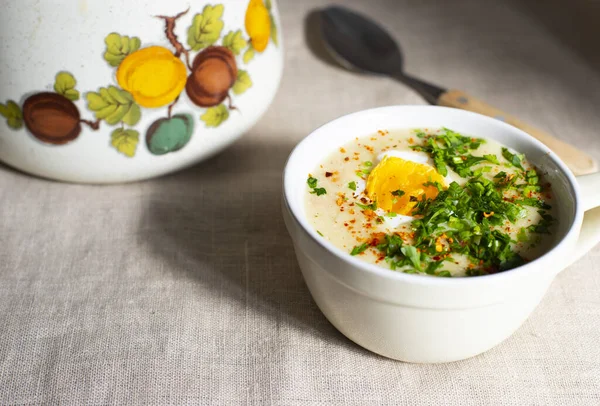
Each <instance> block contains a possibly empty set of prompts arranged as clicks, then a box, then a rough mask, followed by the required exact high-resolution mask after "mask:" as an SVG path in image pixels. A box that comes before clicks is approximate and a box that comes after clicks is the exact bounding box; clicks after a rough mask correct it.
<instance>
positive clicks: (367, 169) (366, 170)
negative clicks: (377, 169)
mask: <svg viewBox="0 0 600 406" xmlns="http://www.w3.org/2000/svg"><path fill="white" fill-rule="evenodd" d="M372 167H373V162H371V161H365V162H363V163H362V167H361V169H359V170H357V171H356V174H357V175H358V176H360V177H361V178H366V177H367V176H369V174H370V173H371V170H372V169H371V168H372Z"/></svg>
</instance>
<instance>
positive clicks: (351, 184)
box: [348, 181, 356, 191]
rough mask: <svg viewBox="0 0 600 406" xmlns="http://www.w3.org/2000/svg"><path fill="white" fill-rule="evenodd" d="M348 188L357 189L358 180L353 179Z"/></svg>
mask: <svg viewBox="0 0 600 406" xmlns="http://www.w3.org/2000/svg"><path fill="white" fill-rule="evenodd" d="M348 189H350V190H354V191H356V182H354V181H352V182H350V183H348Z"/></svg>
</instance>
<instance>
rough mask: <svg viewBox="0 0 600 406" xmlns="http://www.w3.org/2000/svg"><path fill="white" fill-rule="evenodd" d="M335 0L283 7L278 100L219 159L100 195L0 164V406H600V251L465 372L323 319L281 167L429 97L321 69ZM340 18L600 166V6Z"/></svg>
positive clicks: (414, 10) (410, 65)
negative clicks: (316, 135) (326, 128)
mask: <svg viewBox="0 0 600 406" xmlns="http://www.w3.org/2000/svg"><path fill="white" fill-rule="evenodd" d="M575 3H577V4H578V5H579V6H580V7H579V8H575ZM580 3H585V4H580ZM324 4H325V3H324V2H321V1H316V0H311V1H292V0H288V1H281V2H280V3H279V6H280V9H281V12H282V24H283V31H284V42H285V47H286V70H285V74H284V78H283V82H282V85H281V89H280V91H279V93H278V96H277V98H276V100H275V102H274V104H273V105H272V107H271V108H270V110H269V112H268V113H267V114H266V116H265V117H263V119H262V120H261V121H260V123H259V124H258V125H257V126H256V127H255V128H254V129H253V130H252V131H251V132H250V133H248V134H246V135H245V136H244V137H243V138H242V140H240V141H239V142H237V143H236V144H235V145H234V146H233V147H231V148H230V149H228V150H227V151H225V152H223V153H222V154H220V155H219V156H217V157H215V158H213V159H211V160H209V161H206V162H204V163H201V164H199V165H197V166H196V167H193V168H191V169H188V170H185V171H182V172H180V173H176V174H173V175H170V176H166V177H163V178H160V179H155V180H151V181H146V182H140V183H134V184H126V185H117V186H104V187H101V186H85V185H68V184H61V183H55V182H50V181H45V180H41V179H36V178H32V177H29V176H27V175H24V174H21V173H18V172H16V171H13V170H11V169H8V168H6V167H0V404H3V405H4V404H5V405H17V404H18V405H21V404H47V405H58V404H66V405H83V404H93V405H105V404H150V405H168V404H217V405H238V404H247V405H263V404H264V405H313V404H347V405H380V404H381V405H383V404H411V405H412V404H433V405H442V404H448V405H454V404H456V405H466V404H472V405H481V404H504V405H545V404H557V405H562V404H572V405H598V404H600V345H599V344H598V343H599V342H600V262H599V261H598V259H599V257H600V249H599V248H595V249H594V250H593V251H592V252H590V253H589V254H588V255H587V256H586V257H584V258H583V259H581V260H580V261H578V262H577V263H576V264H574V265H573V266H571V267H570V268H568V269H567V270H565V271H564V272H562V273H561V274H560V275H559V276H558V278H557V279H556V281H555V282H554V283H553V285H552V286H551V288H550V290H549V292H548V294H547V296H546V297H545V298H544V300H543V301H542V303H541V304H540V306H539V307H538V308H537V310H536V311H535V312H534V314H533V315H532V317H531V318H530V319H529V320H528V321H527V322H526V323H525V324H524V325H523V326H522V327H521V328H520V329H519V330H518V331H517V332H516V333H515V334H514V335H513V336H512V337H510V338H509V339H508V340H506V342H504V343H503V344H501V345H499V346H498V347H496V348H494V349H492V350H491V351H489V352H487V353H485V354H483V355H480V356H477V357H475V358H472V359H469V360H466V361H462V362H456V363H451V364H444V365H413V364H406V363H402V362H397V361H392V360H389V359H385V358H382V357H380V356H377V355H374V354H372V353H369V352H367V351H366V350H364V349H362V348H360V347H358V346H356V345H355V344H353V343H352V342H350V341H349V340H347V339H346V338H345V337H343V336H342V335H341V334H340V333H339V332H337V331H336V330H335V329H334V328H333V327H332V326H331V325H330V324H329V323H328V322H327V320H326V319H325V318H324V317H323V315H322V314H321V313H320V311H319V310H318V308H317V307H316V305H315V303H314V302H313V301H312V299H311V297H310V294H309V292H308V290H307V288H306V286H305V284H304V282H303V280H302V276H301V274H300V270H299V268H298V265H297V263H296V259H295V257H294V252H293V248H292V244H291V241H290V238H289V237H288V235H287V233H286V230H285V227H284V224H283V221H282V218H281V215H280V200H279V199H280V192H281V171H282V167H283V165H284V162H285V159H286V157H287V155H288V153H289V152H290V150H291V149H292V147H293V146H294V144H295V143H297V142H298V141H299V140H300V139H302V138H303V137H304V136H306V135H307V134H308V133H309V132H310V131H311V130H312V129H314V128H315V127H317V126H319V125H320V124H322V123H325V122H327V121H329V120H331V119H334V118H336V117H337V116H339V115H342V114H345V113H348V112H352V111H356V110H360V109H365V108H370V107H376V106H384V105H390V104H423V103H424V101H423V100H422V99H421V98H420V97H419V96H418V95H416V94H415V93H414V92H412V91H411V90H409V89H407V88H405V87H403V86H402V85H401V84H399V83H397V82H394V81H391V80H386V79H383V78H376V77H367V76H361V75H359V74H356V73H351V72H347V71H344V70H340V69H339V68H337V67H336V66H333V65H332V64H330V63H329V62H328V61H327V60H324V59H322V58H320V57H318V56H316V55H315V53H316V54H317V55H318V54H319V52H320V51H319V47H318V43H316V41H315V27H314V25H313V23H314V14H311V11H312V10H314V9H315V8H318V7H322V6H323V5H324ZM343 4H344V5H348V6H351V7H354V8H356V9H358V10H360V11H363V12H365V13H368V14H369V15H371V16H372V17H374V18H376V19H378V20H380V21H381V22H382V23H383V24H384V25H385V26H386V27H387V28H389V29H390V30H391V31H392V32H393V33H394V35H395V36H396V37H397V38H398V39H399V40H400V41H401V43H402V46H403V49H404V52H405V55H406V67H407V70H408V71H409V72H411V73H413V74H415V75H419V76H422V77H423V78H427V79H429V80H431V81H432V82H436V83H440V84H444V85H446V86H451V87H454V88H458V89H463V90H466V91H468V92H470V93H472V94H473V95H474V96H477V97H479V98H481V99H484V100H486V101H488V102H489V103H491V104H493V105H496V106H498V107H500V108H502V109H504V110H506V111H508V112H510V113H514V114H516V115H517V116H519V117H520V118H522V119H523V120H526V121H528V122H530V123H532V124H534V125H537V126H539V127H541V128H543V129H545V130H547V131H549V132H551V133H553V134H555V135H556V136H558V137H560V138H562V139H565V140H568V141H569V142H571V143H572V144H574V145H576V146H578V147H580V148H584V149H586V150H587V151H588V152H589V153H590V154H592V155H593V156H594V157H595V158H597V159H600V138H599V137H598V128H599V124H600V120H599V115H598V106H600V64H599V63H598V58H597V55H596V54H595V52H596V51H597V50H598V49H597V44H596V47H593V46H592V47H590V46H587V45H586V44H588V43H589V41H587V42H585V41H584V40H586V38H578V37H577V33H579V32H588V33H589V32H590V30H587V31H586V30H584V28H578V27H577V25H578V24H580V25H581V27H583V24H586V22H585V21H586V19H587V20H590V18H589V15H588V14H587V13H586V12H582V10H584V8H583V7H584V6H586V7H587V6H590V10H591V9H593V7H592V6H597V5H598V2H595V1H584V0H582V1H579V2H573V3H570V2H563V3H559V2H547V3H546V5H547V6H548V7H544V8H543V9H539V8H538V6H536V5H535V2H533V1H505V2H498V1H493V0H489V1H479V0H464V1H462V0H461V1H451V2H450V1H447V2H440V1H416V0H415V1H410V0H397V1H396V0H387V1H386V0H372V1H369V2H361V1H358V0H355V1H344V2H343ZM561 4H562V6H564V7H562V8H560V7H561ZM575 11H576V12H575ZM569 24H571V26H572V27H571V26H570V25H569ZM306 27H308V28H306ZM569 27H571V28H572V29H571V28H569ZM596 34H598V32H596ZM595 38H596V39H597V38H598V36H596V37H595ZM588 39H589V40H590V41H595V39H594V38H593V37H590V38H588ZM448 345H449V346H451V345H452V343H448Z"/></svg>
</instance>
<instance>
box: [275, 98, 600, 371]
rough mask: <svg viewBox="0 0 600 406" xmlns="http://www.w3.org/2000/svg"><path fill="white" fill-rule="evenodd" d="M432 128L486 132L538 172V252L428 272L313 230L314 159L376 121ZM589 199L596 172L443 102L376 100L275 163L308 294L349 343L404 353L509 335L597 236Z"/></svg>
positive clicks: (430, 359) (419, 355) (456, 350)
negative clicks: (543, 243)
mask: <svg viewBox="0 0 600 406" xmlns="http://www.w3.org/2000/svg"><path fill="white" fill-rule="evenodd" d="M439 127H448V128H452V129H453V130H455V131H459V132H461V133H464V134H471V135H473V136H477V137H481V138H489V139H493V140H496V141H498V142H500V143H501V144H504V145H507V146H509V147H511V148H513V149H515V150H517V151H519V152H522V153H525V154H526V155H527V157H528V159H529V160H530V161H531V162H532V163H534V164H535V165H536V166H537V167H538V168H539V169H540V170H542V171H543V172H544V173H547V175H546V176H547V178H548V180H549V181H550V182H551V183H552V187H553V195H554V200H553V201H554V203H553V205H554V206H556V207H557V208H558V210H557V214H558V216H557V217H558V222H557V226H556V229H555V230H554V235H553V237H554V243H553V246H552V248H551V249H550V250H549V251H548V252H547V253H546V254H544V255H542V256H541V257H540V258H538V259H536V260H534V261H531V262H529V263H527V264H525V265H523V266H520V267H518V268H515V269H512V270H510V271H506V272H501V273H497V274H492V275H486V276H476V277H465V278H436V277H430V276H423V275H412V274H405V273H401V272H394V271H391V270H389V269H385V268H383V267H379V266H377V265H373V264H368V263H366V262H363V261H361V260H360V259H358V258H357V257H353V256H351V255H350V254H349V253H348V252H345V251H342V250H340V249H339V248H337V247H335V246H333V245H332V244H331V243H330V242H329V241H327V240H326V239H324V238H322V237H321V236H319V235H318V233H317V232H316V230H315V229H314V228H313V227H312V226H311V225H310V223H309V222H308V221H307V219H306V213H305V198H306V176H307V174H308V173H310V172H311V171H312V170H313V169H314V168H315V167H316V166H317V165H318V164H319V163H320V162H321V161H322V160H324V159H325V158H326V157H327V156H328V155H329V154H331V153H333V152H334V151H337V150H338V149H339V147H340V146H341V145H344V144H346V143H347V142H350V141H351V140H352V139H354V138H355V137H363V136H367V135H370V134H373V133H374V132H375V131H377V130H381V129H385V130H393V129H406V128H439ZM599 205H600V174H593V175H587V176H584V177H579V178H575V177H574V176H573V174H572V173H571V172H570V171H569V170H568V169H567V167H566V166H565V164H564V163H563V162H561V161H560V159H559V158H558V157H557V156H556V155H555V154H554V153H553V152H552V151H550V150H548V148H547V147H546V146H545V145H543V144H542V143H540V142H539V141H537V140H536V139H534V138H533V137H531V136H529V135H528V134H526V133H524V132H523V131H521V130H519V129H517V128H515V127H512V126H510V125H508V124H506V123H503V122H501V121H499V120H495V119H492V118H489V117H486V116H482V115H478V114H475V113H470V112H467V111H463V110H458V109H450V108H445V107H433V106H395V107H384V108H378V109H373V110H367V111H362V112H358V113H354V114H350V115H348V116H345V117H342V118H339V119H337V120H334V121H333V122H331V123H329V124H326V125H324V126H323V127H321V128H319V129H317V130H316V131H314V132H313V133H312V134H311V135H309V136H308V137H307V138H305V139H304V140H303V141H302V142H301V143H300V144H299V145H298V146H297V147H296V148H295V149H294V151H293V152H292V154H291V156H290V158H289V160H288V163H287V165H286V168H285V172H284V191H283V214H284V218H285V222H286V225H287V228H288V230H289V232H290V235H291V236H292V240H293V242H294V247H295V250H296V255H297V257H298V262H299V264H300V268H301V270H302V274H303V275H304V279H305V280H306V283H307V285H308V288H309V289H310V292H311V294H312V296H313V298H314V299H315V302H316V303H317V305H318V306H319V308H320V309H321V310H322V311H323V313H324V314H325V316H326V317H327V318H328V319H329V321H330V322H331V323H332V324H333V325H334V326H335V327H336V328H338V329H339V330H340V331H341V332H342V333H343V334H344V335H346V336H347V337H348V338H350V339H351V340H353V341H354V342H356V343H357V344H359V345H361V346H363V347H365V348H367V349H368V350H371V351H373V352H376V353H378V354H381V355H383V356H386V357H390V358H394V359H398V360H402V361H408V362H418V363H438V362H450V361H457V360H461V359H465V358H468V357H472V356H474V355H477V354H480V353H482V352H484V351H487V350H489V349H490V348H492V347H494V346H495V345H497V344H499V343H501V342H502V341H504V340H505V339H506V338H507V337H509V336H510V335H511V334H512V333H513V332H514V331H515V330H516V329H517V328H519V326H520V325H521V324H522V323H523V322H524V321H525V320H526V319H527V317H528V316H529V315H530V314H531V312H532V311H533V310H534V309H535V307H536V306H537V304H538V303H539V302H540V300H541V298H542V297H543V296H544V294H545V292H546V290H547V289H548V287H549V286H550V284H551V283H552V281H553V279H554V277H555V276H556V275H557V274H558V273H559V272H560V271H561V270H563V269H564V268H565V267H567V266H568V265H570V264H571V263H573V262H574V261H576V260H577V259H579V258H580V257H581V256H582V255H583V254H584V253H585V252H587V251H588V250H589V249H590V248H591V247H592V246H593V245H594V244H596V243H598V242H599V241H600V208H598V206H599ZM584 212H585V216H584Z"/></svg>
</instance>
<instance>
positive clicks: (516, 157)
mask: <svg viewBox="0 0 600 406" xmlns="http://www.w3.org/2000/svg"><path fill="white" fill-rule="evenodd" d="M502 156H503V157H504V159H506V160H507V161H508V162H509V163H510V164H511V165H512V166H514V167H515V168H519V169H521V170H524V169H523V165H522V162H523V160H524V159H525V155H523V154H513V153H512V152H510V151H509V150H508V148H502Z"/></svg>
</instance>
